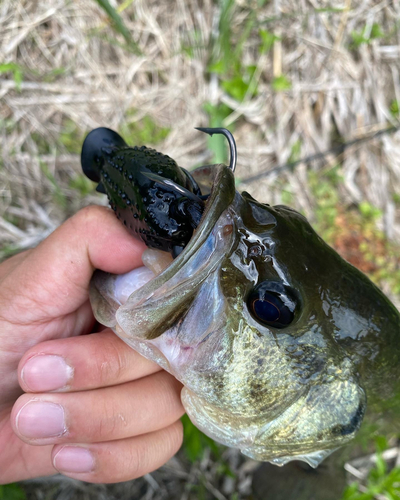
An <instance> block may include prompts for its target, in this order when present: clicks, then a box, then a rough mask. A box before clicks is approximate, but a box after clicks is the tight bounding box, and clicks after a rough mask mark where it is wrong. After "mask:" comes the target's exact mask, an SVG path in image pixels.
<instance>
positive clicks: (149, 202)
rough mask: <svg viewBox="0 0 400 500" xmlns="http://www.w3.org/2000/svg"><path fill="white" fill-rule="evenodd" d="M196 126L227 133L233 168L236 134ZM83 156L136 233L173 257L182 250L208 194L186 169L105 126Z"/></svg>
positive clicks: (86, 170)
mask: <svg viewBox="0 0 400 500" xmlns="http://www.w3.org/2000/svg"><path fill="white" fill-rule="evenodd" d="M197 130H200V131H202V132H206V133H208V134H210V135H213V134H217V133H218V134H223V135H224V136H225V137H226V138H227V139H228V142H229V147H230V154H231V160H230V168H231V169H232V171H234V169H235V166H236V157H237V153H236V144H235V140H234V138H233V136H232V134H231V133H230V132H229V131H228V130H226V129H223V128H198V129H197ZM81 162H82V168H83V172H84V173H85V175H86V176H87V177H88V178H89V179H91V180H92V181H95V182H98V183H99V184H98V186H97V189H96V190H97V191H98V192H100V193H104V194H107V196H108V199H109V202H110V206H111V208H112V209H113V210H114V212H115V214H116V216H117V217H118V219H120V220H121V221H122V222H123V224H124V225H125V226H126V228H127V229H128V231H129V232H130V233H131V234H132V235H133V236H136V237H140V238H141V239H142V240H143V241H144V242H145V243H146V245H147V246H148V247H152V248H156V249H158V250H163V251H166V252H170V253H171V254H172V255H173V257H176V256H177V255H178V254H179V253H180V252H181V251H182V250H183V248H184V247H185V246H186V244H187V243H188V242H189V240H190V238H191V237H192V234H193V230H194V229H195V228H196V227H197V226H198V224H199V222H200V219H201V216H202V214H203V211H204V201H205V199H206V198H207V196H202V194H201V191H200V188H199V186H198V184H197V182H196V181H195V180H194V178H193V176H192V175H191V174H190V173H189V172H188V171H187V170H185V169H184V168H182V167H179V166H178V164H177V163H176V161H175V160H173V159H172V158H170V157H169V156H167V155H164V154H162V153H159V152H158V151H155V150H154V149H151V148H148V147H146V146H140V147H138V146H134V147H129V146H127V144H126V143H125V141H124V140H123V139H122V137H121V136H120V135H119V134H117V133H116V132H114V131H113V130H110V129H108V128H104V127H100V128H97V129H95V130H92V132H90V133H89V135H88V136H87V137H86V139H85V142H84V143H83V146H82V154H81Z"/></svg>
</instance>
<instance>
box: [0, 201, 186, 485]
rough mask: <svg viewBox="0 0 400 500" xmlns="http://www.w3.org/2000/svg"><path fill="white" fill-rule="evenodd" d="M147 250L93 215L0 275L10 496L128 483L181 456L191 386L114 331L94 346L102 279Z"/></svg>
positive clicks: (0, 457)
mask: <svg viewBox="0 0 400 500" xmlns="http://www.w3.org/2000/svg"><path fill="white" fill-rule="evenodd" d="M144 248H145V246H144V244H142V243H141V242H139V241H137V240H135V239H134V238H132V237H131V236H129V234H128V233H127V232H126V231H125V229H124V227H123V226H122V225H121V223H120V222H119V221H118V220H117V219H116V218H115V216H114V214H113V213H112V212H111V211H110V210H108V209H106V208H102V207H88V208H86V209H83V210H81V211H80V212H78V213H77V214H76V215H75V216H74V217H72V218H71V219H69V220H68V221H66V222H65V223H64V224H63V225H62V226H60V227H59V228H58V229H57V230H56V231H55V232H54V233H53V234H51V235H50V236H49V237H48V238H47V239H46V240H44V241H43V242H42V243H41V244H40V245H39V246H38V247H37V248H35V249H33V250H28V251H26V252H24V253H22V254H19V255H16V256H15V257H13V258H10V259H8V260H6V261H5V262H3V263H2V264H1V265H0V450H1V453H0V484H7V483H11V482H14V481H19V480H23V479H27V478H33V477H38V476H45V475H52V474H56V473H57V472H61V473H62V474H65V475H67V476H69V477H72V478H76V479H81V480H83V481H88V482H104V483H112V482H119V481H127V480H130V479H134V478H136V477H139V476H142V475H144V474H146V473H148V472H151V471H152V470H154V469H156V468H158V467H160V466H161V465H163V464H164V463H165V462H166V461H167V460H168V459H169V458H171V457H172V456H173V455H174V454H175V453H176V452H177V451H178V449H179V447H180V446H181V443H182V425H181V422H180V420H179V418H180V417H181V416H182V415H183V413H184V410H183V407H182V404H181V401H180V391H181V387H182V386H181V384H180V383H179V382H177V381H176V380H175V379H174V378H173V377H172V376H171V375H169V374H168V373H166V372H165V371H163V370H161V369H160V368H159V367H158V366H157V365H156V364H154V363H152V362H150V361H148V360H146V359H145V358H143V357H141V356H140V355H139V354H138V353H136V352H135V351H134V350H132V349H131V348H130V347H128V346H127V345H126V344H124V343H123V342H122V341H121V340H120V339H119V338H118V337H117V336H116V335H115V334H114V333H113V332H112V331H111V330H109V329H104V330H102V331H99V332H96V333H93V334H92V335H88V334H89V333H91V332H93V329H94V328H96V325H95V321H94V318H93V314H92V311H91V308H90V304H89V300H88V288H89V282H90V278H91V276H92V273H93V271H94V270H95V269H102V270H103V271H107V272H111V273H115V274H121V273H124V272H127V271H129V270H131V269H133V268H135V267H138V266H140V265H142V262H141V254H142V252H143V250H144ZM97 329H98V325H97Z"/></svg>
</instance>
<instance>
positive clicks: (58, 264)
mask: <svg viewBox="0 0 400 500" xmlns="http://www.w3.org/2000/svg"><path fill="white" fill-rule="evenodd" d="M144 249H145V245H144V243H142V242H141V241H139V240H136V239H134V238H132V236H130V235H129V234H128V232H127V231H126V230H125V229H124V227H123V226H122V224H121V223H120V222H119V221H118V220H117V218H116V217H115V215H114V214H113V212H112V211H111V210H109V209H107V208H105V207H99V206H90V207H86V208H84V209H82V210H80V211H79V212H78V213H77V214H75V215H74V216H73V217H71V218H70V219H68V220H67V221H66V222H65V223H64V224H62V225H61V226H60V227H59V228H58V229H56V230H55V231H54V232H53V233H52V234H51V235H50V236H49V237H48V238H46V239H45V240H44V241H43V242H41V243H40V244H39V245H38V246H37V247H36V248H35V249H34V250H32V251H31V252H29V254H28V255H27V256H26V258H24V259H22V261H21V262H20V263H19V265H17V266H16V267H15V268H14V269H13V270H12V271H11V272H10V273H8V274H6V276H5V278H4V280H3V282H2V284H1V287H0V303H1V302H3V303H4V304H5V303H10V300H11V298H12V301H11V303H10V307H8V308H7V310H6V311H3V313H2V316H3V317H4V316H7V318H6V319H7V320H8V321H10V322H15V321H16V322H17V324H18V323H19V324H21V321H23V323H24V324H27V323H30V324H32V323H40V322H46V321H48V320H51V319H52V318H56V317H60V316H64V315H67V314H70V313H71V312H73V311H76V310H77V309H78V308H79V307H80V306H81V305H82V304H84V303H85V302H86V301H87V299H88V289H89V283H90V279H91V276H92V274H93V271H94V269H101V270H103V271H106V272H110V273H115V274H120V273H124V272H127V271H129V270H131V269H133V268H135V267H138V266H140V265H142V264H141V254H142V252H143V250H144ZM5 301H6V302H5Z"/></svg>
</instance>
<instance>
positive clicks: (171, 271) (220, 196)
mask: <svg viewBox="0 0 400 500" xmlns="http://www.w3.org/2000/svg"><path fill="white" fill-rule="evenodd" d="M192 175H193V177H194V178H195V179H196V181H197V180H198V181H199V184H200V185H201V186H202V188H203V190H204V191H203V192H205V193H207V191H210V194H209V197H208V199H207V202H206V205H205V210H204V213H203V216H202V218H201V220H200V223H199V225H198V227H197V228H196V230H195V231H194V234H193V236H192V238H191V239H190V241H189V242H188V244H187V245H186V247H185V248H184V249H183V251H182V252H181V253H180V254H179V255H178V256H177V257H176V258H175V260H174V261H173V262H172V263H171V264H170V265H169V266H168V267H167V268H166V269H165V270H164V271H163V272H161V273H160V274H159V275H157V276H155V277H154V278H152V279H151V280H150V281H148V282H147V283H146V284H144V285H143V286H142V287H140V288H139V289H138V290H136V291H134V292H133V293H132V294H131V296H130V297H129V298H128V300H126V302H125V303H124V304H123V305H121V302H120V301H119V300H117V299H116V295H115V280H116V279H117V277H116V276H114V275H111V274H109V273H104V272H103V271H99V270H97V271H95V273H94V275H93V278H92V281H91V285H90V290H89V295H90V302H91V304H92V309H93V312H94V315H95V318H96V319H97V321H99V322H100V323H101V324H103V325H105V326H108V327H110V328H113V329H115V328H116V326H117V322H118V323H120V321H122V322H123V323H125V321H124V320H125V319H127V316H129V314H130V309H131V308H132V306H133V304H140V305H143V307H144V303H145V302H146V301H147V299H149V297H152V296H154V295H155V294H157V295H159V294H160V292H165V291H166V288H167V283H169V284H170V285H171V281H175V282H177V279H174V278H176V276H177V275H178V274H179V271H180V270H181V269H184V268H187V267H188V263H189V262H190V261H192V263H193V261H196V255H201V256H202V258H203V259H205V262H206V263H208V265H209V266H211V267H213V266H214V265H215V264H216V263H215V262H212V261H210V258H209V256H207V255H206V252H204V251H203V252H202V251H201V249H202V248H204V246H206V248H207V246H208V247H209V250H210V251H211V253H212V246H213V241H212V239H213V238H212V237H211V238H210V236H211V235H213V230H214V228H215V225H216V224H217V221H218V220H219V219H220V217H221V215H222V214H223V212H224V211H226V210H227V208H228V207H229V206H230V205H231V204H232V202H233V200H234V197H235V180H234V176H233V173H232V171H231V169H230V168H229V167H227V166H225V165H223V164H219V165H214V166H206V167H201V168H200V169H197V170H195V171H194V172H192ZM219 230H220V231H219V233H220V234H216V233H215V231H214V243H215V238H216V239H219V240H221V239H224V240H225V241H227V240H228V239H229V236H230V233H231V232H232V231H233V226H232V222H228V221H226V222H225V224H224V225H223V227H220V228H219ZM217 233H218V231H217ZM216 246H217V247H218V245H216ZM219 247H221V245H219ZM219 250H221V248H219ZM213 255H214V257H215V252H214V253H213ZM198 260H199V258H197V261H198ZM214 260H215V259H214ZM198 267H200V268H201V269H202V270H203V275H204V274H205V272H206V270H207V266H204V265H203V266H201V264H200V263H198ZM194 268H195V266H194ZM194 268H193V269H194ZM196 272H197V271H196ZM183 274H184V273H183ZM179 278H180V279H183V280H186V283H185V282H183V283H182V285H185V284H186V285H187V280H188V279H189V277H188V276H182V273H180V274H179ZM203 279H204V276H203ZM198 284H199V280H197V282H196V280H195V281H194V282H193V283H192V286H193V287H194V288H195V287H196V286H198ZM174 285H176V283H174ZM178 291H179V290H177V289H176V286H175V292H178ZM193 291H194V292H195V290H194V289H193ZM165 306H166V304H162V302H160V303H159V304H158V307H160V308H163V307H165ZM180 314H182V308H179V311H177V312H176V313H175V314H174V315H172V316H173V317H171V320H174V321H175V320H176V319H177V317H178V316H179V315H180ZM117 316H119V318H118V319H117ZM128 323H130V322H128ZM141 323H143V322H141ZM120 326H122V325H121V324H120ZM159 326H162V325H159ZM122 328H124V327H123V326H122ZM163 331H165V328H163V327H161V328H160V329H159V331H158V330H157V328H154V327H153V328H152V333H151V335H150V333H148V335H149V338H155V337H157V336H159V335H161V334H162V333H163Z"/></svg>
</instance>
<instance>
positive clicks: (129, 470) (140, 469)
mask: <svg viewBox="0 0 400 500" xmlns="http://www.w3.org/2000/svg"><path fill="white" fill-rule="evenodd" d="M182 439H183V431H182V423H181V422H180V421H179V420H178V421H177V422H175V423H173V424H172V425H170V426H169V427H167V428H164V429H161V430H159V431H156V432H152V433H150V434H145V435H143V436H138V437H133V438H129V439H124V440H121V441H110V442H108V443H99V444H89V445H70V444H68V445H56V446H55V447H54V449H53V453H52V457H53V465H54V467H55V468H56V469H57V470H58V471H59V472H61V473H62V474H64V475H66V476H69V477H73V478H76V479H80V480H82V481H88V482H91V483H116V482H122V481H128V480H130V479H135V478H137V477H140V476H143V475H144V474H147V473H149V472H152V471H153V470H155V469H158V468H159V467H161V465H163V464H164V463H165V462H167V461H168V460H169V459H170V458H171V457H173V456H174V455H175V453H176V452H177V451H178V450H179V448H180V447H181V444H182Z"/></svg>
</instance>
